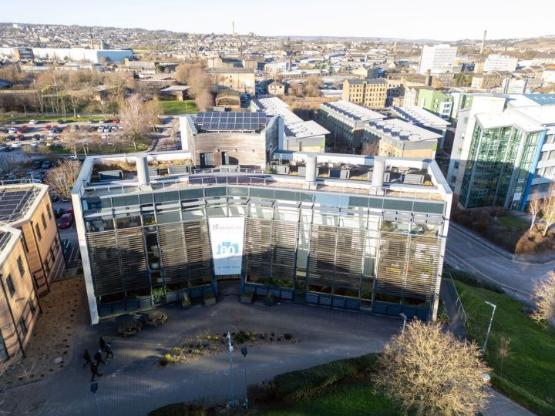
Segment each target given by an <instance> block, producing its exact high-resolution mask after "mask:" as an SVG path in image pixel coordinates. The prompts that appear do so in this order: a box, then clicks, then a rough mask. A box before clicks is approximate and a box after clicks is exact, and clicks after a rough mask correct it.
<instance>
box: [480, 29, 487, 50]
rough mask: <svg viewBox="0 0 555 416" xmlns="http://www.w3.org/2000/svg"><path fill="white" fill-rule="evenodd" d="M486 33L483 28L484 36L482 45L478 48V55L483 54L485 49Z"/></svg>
mask: <svg viewBox="0 0 555 416" xmlns="http://www.w3.org/2000/svg"><path fill="white" fill-rule="evenodd" d="M487 35H488V31H487V30H484V37H483V38H482V47H481V48H480V55H483V54H484V51H485V50H486V36H487Z"/></svg>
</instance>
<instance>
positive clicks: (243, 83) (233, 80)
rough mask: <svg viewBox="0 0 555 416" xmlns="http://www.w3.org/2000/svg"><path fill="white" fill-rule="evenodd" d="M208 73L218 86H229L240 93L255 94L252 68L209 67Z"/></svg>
mask: <svg viewBox="0 0 555 416" xmlns="http://www.w3.org/2000/svg"><path fill="white" fill-rule="evenodd" d="M208 73H209V74H210V75H211V76H212V78H213V79H214V83H215V84H216V85H217V86H219V87H224V88H231V89H233V90H236V91H239V92H241V93H244V92H246V93H248V94H252V95H254V94H255V78H254V69H249V68H209V69H208Z"/></svg>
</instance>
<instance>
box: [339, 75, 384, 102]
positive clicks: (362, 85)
mask: <svg viewBox="0 0 555 416" xmlns="http://www.w3.org/2000/svg"><path fill="white" fill-rule="evenodd" d="M387 88H388V84H387V80H385V79H384V78H371V79H346V80H345V81H344V82H343V94H342V99H343V100H345V101H350V102H352V103H355V104H360V105H364V106H365V107H368V108H372V109H381V108H385V104H386V100H387Z"/></svg>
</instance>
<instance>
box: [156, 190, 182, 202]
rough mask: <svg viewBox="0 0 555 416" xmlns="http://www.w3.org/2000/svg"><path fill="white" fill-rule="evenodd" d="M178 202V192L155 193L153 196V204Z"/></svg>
mask: <svg viewBox="0 0 555 416" xmlns="http://www.w3.org/2000/svg"><path fill="white" fill-rule="evenodd" d="M175 201H179V192H178V191H172V192H157V193H155V194H154V202H175Z"/></svg>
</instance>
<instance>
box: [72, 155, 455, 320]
mask: <svg viewBox="0 0 555 416" xmlns="http://www.w3.org/2000/svg"><path fill="white" fill-rule="evenodd" d="M189 157H190V155H188V154H187V153H185V152H167V153H158V154H148V155H146V154H139V155H134V156H132V157H127V159H125V158H124V157H123V156H122V157H121V159H122V161H123V160H124V159H125V162H120V164H119V166H120V167H121V166H124V167H125V166H127V168H125V170H124V171H123V172H122V173H123V175H119V176H123V178H124V179H117V180H111V181H110V180H101V178H102V177H106V175H104V174H103V173H102V172H103V171H104V170H105V169H106V168H108V167H113V165H112V164H113V163H115V160H116V159H117V158H118V157H109V158H108V157H104V158H103V157H89V158H87V159H86V160H85V162H84V165H83V169H82V172H81V174H80V176H79V178H78V181H77V183H78V185H76V187H75V189H74V192H73V204H74V210H75V214H76V224H77V230H78V234H79V243H80V248H81V254H82V258H83V270H84V275H85V280H86V286H87V294H88V299H89V307H90V313H91V320H92V322H93V323H96V322H98V320H99V319H100V318H102V317H104V316H112V315H115V314H119V313H124V312H126V311H131V310H136V309H141V308H148V307H152V306H153V305H156V304H160V303H164V302H171V301H176V300H178V299H179V297H180V296H183V293H186V294H187V295H188V296H189V297H190V298H191V299H193V300H194V299H195V298H198V299H201V298H203V297H204V298H206V297H211V296H215V297H217V295H218V292H219V285H220V282H221V281H222V280H226V281H228V280H231V281H236V283H237V285H238V286H240V288H241V291H242V293H252V294H254V295H259V296H266V294H267V293H268V292H271V293H273V295H274V296H275V297H277V298H281V299H284V300H291V301H297V302H306V303H311V304H318V305H324V306H328V307H341V308H349V309H362V310H368V311H372V312H374V313H380V314H390V315H399V313H401V312H404V313H405V314H407V315H408V316H418V317H420V318H422V319H434V318H435V315H436V311H437V302H438V294H439V285H440V276H441V271H442V264H443V253H444V250H445V238H446V234H447V230H448V224H449V212H450V204H451V192H450V190H449V187H448V186H447V184H446V182H445V180H444V179H443V177H442V176H441V173H440V171H439V169H438V168H437V165H436V164H435V162H425V161H416V160H400V159H372V158H367V157H366V158H365V157H364V156H351V155H330V154H319V155H314V154H302V153H284V154H282V155H278V156H275V157H279V159H280V160H281V161H282V163H283V161H284V160H287V161H286V162H285V163H288V164H289V166H290V168H289V169H288V170H287V171H288V174H287V175H276V174H271V173H263V172H260V171H258V172H256V171H252V170H251V171H245V170H243V169H241V168H239V167H236V166H233V167H232V166H228V167H221V168H218V169H212V170H198V171H195V170H193V171H190V172H180V173H176V174H168V169H167V168H164V169H155V168H153V165H158V166H160V165H164V166H167V165H177V166H178V165H179V164H180V163H181V161H182V160H187V159H188V158H189ZM346 163H348V164H349V166H351V174H350V175H349V176H350V179H349V180H341V179H333V178H332V177H331V176H330V169H333V168H332V167H330V166H333V165H336V166H337V167H339V166H340V165H344V164H346ZM301 165H304V166H302V169H301ZM355 165H356V167H355ZM303 170H304V174H302V172H303ZM162 171H163V172H164V174H162V173H161V172H162ZM300 174H301V175H300ZM410 175H412V176H410ZM415 175H422V177H423V180H422V181H419V183H421V185H413V184H411V183H413V181H412V180H410V181H409V180H408V179H407V182H406V183H404V178H405V177H407V178H409V177H410V178H414V176H415Z"/></svg>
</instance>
